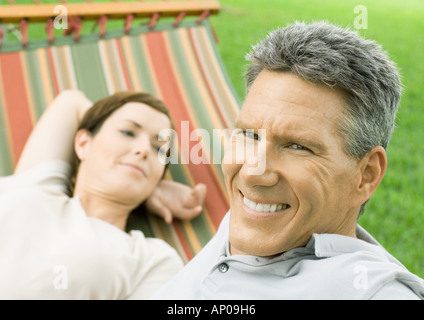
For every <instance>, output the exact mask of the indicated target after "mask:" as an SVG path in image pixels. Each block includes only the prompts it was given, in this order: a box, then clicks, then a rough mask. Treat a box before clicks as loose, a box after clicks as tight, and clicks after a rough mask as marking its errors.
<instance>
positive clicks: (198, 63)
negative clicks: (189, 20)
mask: <svg viewBox="0 0 424 320" xmlns="http://www.w3.org/2000/svg"><path fill="white" fill-rule="evenodd" d="M188 34H189V38H190V43H191V46H192V48H193V52H194V55H195V57H196V60H197V65H198V66H199V70H200V72H201V73H202V76H203V80H204V81H205V84H206V87H207V88H208V91H209V95H210V96H211V98H212V101H213V103H214V104H215V109H216V111H217V112H218V114H219V117H220V118H221V121H222V122H223V123H224V125H225V127H226V128H230V127H231V126H230V124H229V123H228V122H227V120H226V119H225V117H224V116H223V115H222V113H221V110H220V108H219V107H218V100H217V99H216V97H215V95H214V94H213V90H212V87H211V85H210V83H209V81H208V77H207V76H206V72H205V69H204V68H203V66H202V63H201V60H200V57H199V52H198V51H197V48H196V44H195V42H194V38H193V33H192V30H191V29H188Z"/></svg>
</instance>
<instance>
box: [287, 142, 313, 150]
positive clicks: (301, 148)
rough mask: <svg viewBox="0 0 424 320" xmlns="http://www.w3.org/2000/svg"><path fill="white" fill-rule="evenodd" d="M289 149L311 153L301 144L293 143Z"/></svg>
mask: <svg viewBox="0 0 424 320" xmlns="http://www.w3.org/2000/svg"><path fill="white" fill-rule="evenodd" d="M288 148H290V149H294V150H301V151H302V150H303V151H309V149H308V148H306V147H304V146H302V145H300V144H297V143H292V144H291V145H289V146H288Z"/></svg>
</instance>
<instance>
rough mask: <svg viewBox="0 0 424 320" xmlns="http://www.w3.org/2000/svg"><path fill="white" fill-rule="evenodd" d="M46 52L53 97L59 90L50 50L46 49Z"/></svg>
mask: <svg viewBox="0 0 424 320" xmlns="http://www.w3.org/2000/svg"><path fill="white" fill-rule="evenodd" d="M46 51H47V58H48V61H49V66H50V78H51V79H52V82H53V88H54V93H55V95H58V94H59V93H60V89H59V82H58V80H57V75H56V68H55V65H54V59H53V54H52V49H51V48H47V50H46Z"/></svg>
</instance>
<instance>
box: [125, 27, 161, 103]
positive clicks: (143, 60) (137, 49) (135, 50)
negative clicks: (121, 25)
mask: <svg viewBox="0 0 424 320" xmlns="http://www.w3.org/2000/svg"><path fill="white" fill-rule="evenodd" d="M141 37H142V36H140V35H137V36H129V37H128V39H129V43H130V46H131V51H132V54H133V57H134V60H133V62H134V65H135V68H136V71H137V72H136V73H137V75H138V80H139V82H140V85H141V88H142V90H143V91H146V92H149V93H151V94H154V95H157V92H156V89H155V88H154V86H153V84H152V81H151V77H152V76H151V74H150V69H149V67H148V63H147V57H146V52H145V49H146V48H143V47H142V45H141Z"/></svg>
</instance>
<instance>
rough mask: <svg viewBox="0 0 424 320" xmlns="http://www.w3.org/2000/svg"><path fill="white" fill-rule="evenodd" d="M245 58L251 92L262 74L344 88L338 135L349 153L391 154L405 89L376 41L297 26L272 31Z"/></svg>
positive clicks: (327, 27) (319, 26)
mask: <svg viewBox="0 0 424 320" xmlns="http://www.w3.org/2000/svg"><path fill="white" fill-rule="evenodd" d="M246 58H247V60H249V61H250V62H251V65H250V66H249V68H248V70H247V71H246V89H247V92H248V91H249V89H250V87H251V85H252V83H253V82H254V80H255V79H256V77H257V76H258V75H259V73H260V72H261V71H262V70H264V69H267V70H271V71H280V72H291V73H293V74H296V75H298V76H300V77H301V78H303V79H304V80H306V81H309V82H312V83H321V84H324V85H326V86H329V87H335V88H341V89H342V90H343V91H344V92H345V94H346V116H345V117H344V119H342V121H341V122H340V125H339V132H340V133H341V134H342V137H344V139H345V141H346V146H345V151H346V153H347V154H348V155H350V156H352V157H355V158H361V157H363V156H365V155H366V154H367V153H368V152H369V151H370V150H371V149H372V148H374V147H375V146H382V147H384V148H385V149H387V146H388V143H389V140H390V137H391V134H392V132H393V129H394V127H395V119H396V111H397V108H398V105H399V101H400V97H401V94H402V85H401V81H400V76H399V73H398V70H397V67H396V65H395V63H394V62H392V61H391V60H390V59H389V57H388V55H387V54H386V53H385V52H384V51H383V50H382V47H381V46H380V45H378V44H377V43H376V42H375V41H371V40H365V39H363V38H362V37H360V36H359V35H358V33H357V32H356V31H351V30H349V29H344V28H341V27H338V26H334V25H331V24H329V23H326V22H315V23H311V24H306V23H304V22H296V23H294V24H292V25H289V26H287V27H285V28H280V29H277V30H275V31H273V32H271V33H270V34H269V35H268V36H267V38H266V39H265V40H263V41H262V42H260V43H259V44H257V45H255V46H254V47H253V49H252V52H251V53H249V54H248V55H247V56H246Z"/></svg>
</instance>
